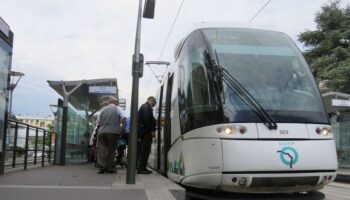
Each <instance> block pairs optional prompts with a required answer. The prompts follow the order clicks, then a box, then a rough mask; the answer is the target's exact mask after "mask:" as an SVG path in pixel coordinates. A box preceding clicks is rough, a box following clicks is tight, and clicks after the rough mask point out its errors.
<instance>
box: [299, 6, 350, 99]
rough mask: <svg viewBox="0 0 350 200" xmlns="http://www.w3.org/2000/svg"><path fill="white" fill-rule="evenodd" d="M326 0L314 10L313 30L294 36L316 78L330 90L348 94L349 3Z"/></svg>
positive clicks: (349, 65) (349, 59) (349, 57)
mask: <svg viewBox="0 0 350 200" xmlns="http://www.w3.org/2000/svg"><path fill="white" fill-rule="evenodd" d="M340 2H341V0H335V1H330V2H329V3H328V4H326V5H324V6H323V7H322V8H321V11H319V12H317V14H316V17H315V22H316V24H317V30H314V31H310V30H306V31H305V32H304V33H301V34H300V35H299V36H298V39H299V41H300V42H302V43H303V44H304V46H305V47H306V48H307V50H306V52H305V53H304V56H305V58H306V60H307V61H308V62H309V64H310V66H311V68H312V69H313V71H314V75H315V78H316V80H317V81H319V82H323V83H325V84H326V86H327V87H328V88H329V89H331V90H332V91H338V92H344V93H350V4H348V5H346V7H345V8H340Z"/></svg>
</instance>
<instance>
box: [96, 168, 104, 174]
mask: <svg viewBox="0 0 350 200" xmlns="http://www.w3.org/2000/svg"><path fill="white" fill-rule="evenodd" d="M105 171H106V170H105V169H100V170H98V172H97V173H98V174H104V173H105Z"/></svg>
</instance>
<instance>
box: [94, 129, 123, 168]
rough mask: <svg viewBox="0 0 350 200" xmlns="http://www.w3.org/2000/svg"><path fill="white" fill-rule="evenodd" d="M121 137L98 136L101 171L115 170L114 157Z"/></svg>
mask: <svg viewBox="0 0 350 200" xmlns="http://www.w3.org/2000/svg"><path fill="white" fill-rule="evenodd" d="M118 138H119V135H117V134H113V133H99V134H98V135H97V166H98V167H99V168H100V169H101V170H114V168H115V167H114V157H115V151H116V149H117V144H118Z"/></svg>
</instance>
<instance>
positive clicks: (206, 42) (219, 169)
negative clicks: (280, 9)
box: [149, 23, 337, 193]
mask: <svg viewBox="0 0 350 200" xmlns="http://www.w3.org/2000/svg"><path fill="white" fill-rule="evenodd" d="M175 60H176V61H175V63H174V64H173V66H172V68H171V69H170V70H169V73H168V74H167V76H166V77H165V79H164V81H163V83H162V84H161V87H160V89H159V91H158V94H157V102H158V103H157V106H156V107H155V113H154V115H155V116H156V119H157V124H158V125H157V134H156V138H155V139H154V141H153V144H152V151H151V156H150V160H149V165H150V166H151V167H153V168H154V169H155V170H157V171H159V172H161V173H163V174H164V175H166V176H168V178H170V179H171V180H173V181H175V182H178V183H181V184H182V185H185V186H191V187H196V188H205V189H212V190H222V191H231V192H263V193H265V192H266V193H270V192H301V191H314V190H319V189H321V188H323V187H324V186H325V185H326V184H328V183H330V182H332V181H333V180H334V178H335V176H336V169H337V157H336V150H335V143H334V140H333V135H332V129H331V126H330V122H329V119H328V116H327V112H326V110H325V107H324V104H323V102H322V98H321V95H320V92H319V90H318V87H317V85H316V82H315V80H314V78H313V76H312V73H311V71H310V68H309V66H308V65H307V63H306V62H305V60H304V58H303V56H302V54H301V53H300V51H299V50H298V48H297V47H296V45H295V44H294V43H293V41H292V40H291V39H290V38H289V37H288V36H287V35H286V34H284V33H282V32H279V31H276V30H273V29H271V28H266V27H260V26H252V25H251V24H248V25H238V26H237V25H233V24H219V23H215V24H208V23H202V24H201V25H200V26H199V27H197V28H196V29H194V31H192V32H191V33H190V34H189V35H188V36H187V37H186V38H185V39H184V40H182V41H181V42H180V43H179V45H178V46H177V48H176V51H175Z"/></svg>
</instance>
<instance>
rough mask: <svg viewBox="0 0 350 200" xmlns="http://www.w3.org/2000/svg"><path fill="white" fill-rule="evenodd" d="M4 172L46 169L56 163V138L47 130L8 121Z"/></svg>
mask: <svg viewBox="0 0 350 200" xmlns="http://www.w3.org/2000/svg"><path fill="white" fill-rule="evenodd" d="M4 139H5V140H6V146H5V157H4V170H5V172H6V171H9V170H12V169H20V168H23V169H25V170H26V169H27V168H28V167H40V166H41V167H44V166H45V165H49V164H51V163H52V161H54V158H55V154H56V152H55V149H56V148H55V143H56V137H55V134H54V133H51V132H49V131H47V130H46V129H43V128H40V127H35V126H31V125H29V124H25V123H22V122H18V121H13V120H8V124H7V133H6V136H5V138H4Z"/></svg>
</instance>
